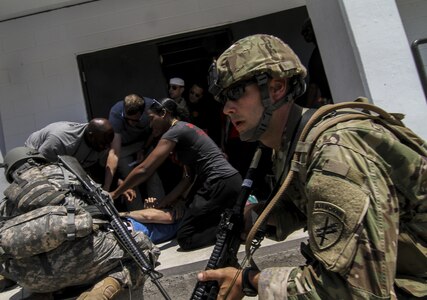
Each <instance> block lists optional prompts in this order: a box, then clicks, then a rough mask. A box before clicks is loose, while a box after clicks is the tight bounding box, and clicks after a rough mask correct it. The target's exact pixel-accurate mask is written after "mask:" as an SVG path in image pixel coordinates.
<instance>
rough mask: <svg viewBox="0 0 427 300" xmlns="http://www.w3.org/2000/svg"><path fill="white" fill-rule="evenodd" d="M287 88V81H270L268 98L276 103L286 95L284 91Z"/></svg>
mask: <svg viewBox="0 0 427 300" xmlns="http://www.w3.org/2000/svg"><path fill="white" fill-rule="evenodd" d="M287 86H288V80H287V79H274V78H273V79H271V81H270V85H269V88H270V97H271V99H272V100H273V101H274V102H276V101H278V100H280V99H282V98H283V97H285V95H286V90H287Z"/></svg>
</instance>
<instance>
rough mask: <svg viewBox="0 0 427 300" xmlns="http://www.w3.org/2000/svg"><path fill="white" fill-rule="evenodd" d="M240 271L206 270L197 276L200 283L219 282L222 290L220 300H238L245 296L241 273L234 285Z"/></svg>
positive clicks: (224, 269) (220, 290)
mask: <svg viewBox="0 0 427 300" xmlns="http://www.w3.org/2000/svg"><path fill="white" fill-rule="evenodd" d="M238 271H239V270H237V269H236V268H232V267H227V268H223V269H216V270H206V271H203V272H200V273H199V274H197V279H198V280H199V281H212V280H215V281H217V282H218V285H219V288H220V289H219V292H218V297H217V299H218V300H222V299H227V300H234V299H236V300H237V299H242V298H243V296H244V295H243V292H242V274H241V272H240V273H239V276H237V279H236V282H234V284H233V279H234V276H236V273H237V272H238Z"/></svg>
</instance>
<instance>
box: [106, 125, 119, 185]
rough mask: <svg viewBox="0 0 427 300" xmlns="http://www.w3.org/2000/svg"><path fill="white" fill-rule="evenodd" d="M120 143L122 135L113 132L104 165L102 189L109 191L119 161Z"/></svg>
mask: <svg viewBox="0 0 427 300" xmlns="http://www.w3.org/2000/svg"><path fill="white" fill-rule="evenodd" d="M121 144H122V137H121V135H120V134H118V133H114V139H113V141H112V142H111V145H110V149H109V150H108V156H107V163H106V166H105V177H104V185H103V187H102V188H103V189H104V190H105V191H109V190H110V188H111V183H112V182H113V178H114V174H115V173H116V171H117V165H118V163H119V156H120V150H121Z"/></svg>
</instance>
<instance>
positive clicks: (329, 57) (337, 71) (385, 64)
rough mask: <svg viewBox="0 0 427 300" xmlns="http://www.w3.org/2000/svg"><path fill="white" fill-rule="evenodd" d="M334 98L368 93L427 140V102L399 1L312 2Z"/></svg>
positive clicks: (341, 0)
mask: <svg viewBox="0 0 427 300" xmlns="http://www.w3.org/2000/svg"><path fill="white" fill-rule="evenodd" d="M307 10H308V12H309V15H310V16H311V18H312V20H313V25H314V27H315V32H316V35H317V36H318V39H317V40H318V43H319V48H320V51H321V53H322V58H323V62H324V64H325V71H326V74H327V76H328V81H329V83H330V85H331V90H332V95H333V97H334V99H335V100H337V101H338V102H340V101H341V100H351V99H354V98H355V97H357V96H366V97H368V98H370V99H371V100H372V101H373V102H374V104H377V105H379V106H380V107H382V108H384V109H386V110H387V111H389V112H400V113H403V114H405V115H406V118H405V124H406V125H408V126H409V127H410V128H412V129H413V130H414V131H415V132H416V133H417V134H419V135H420V136H422V137H423V138H424V139H427V127H426V126H425V120H426V119H427V105H426V102H425V97H424V93H423V89H422V86H421V83H420V80H419V77H418V73H417V70H416V67H415V64H414V60H413V56H412V53H411V51H410V47H409V43H408V42H407V37H406V34H405V31H404V28H403V24H402V21H401V18H400V15H399V11H398V9H397V6H396V3H395V2H394V1H390V0H376V1H371V0H358V1H353V0H324V1H316V0H307Z"/></svg>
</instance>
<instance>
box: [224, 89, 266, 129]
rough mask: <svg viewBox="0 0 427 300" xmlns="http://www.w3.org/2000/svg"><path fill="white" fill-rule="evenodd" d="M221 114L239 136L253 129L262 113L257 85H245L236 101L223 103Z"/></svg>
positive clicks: (262, 108)
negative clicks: (222, 113) (228, 119)
mask: <svg viewBox="0 0 427 300" xmlns="http://www.w3.org/2000/svg"><path fill="white" fill-rule="evenodd" d="M223 112H224V114H226V115H227V116H228V117H229V118H230V120H231V122H232V123H233V125H234V127H236V129H237V131H238V132H239V134H240V135H242V134H243V133H245V132H247V131H248V130H250V129H253V128H255V127H256V126H257V125H258V123H259V121H260V119H261V117H262V114H263V112H264V107H263V105H262V103H261V94H260V91H259V89H258V85H256V84H255V83H253V84H249V85H246V87H245V91H244V93H243V94H242V95H241V96H240V97H239V98H238V99H236V100H227V101H226V102H225V105H224V109H223Z"/></svg>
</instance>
